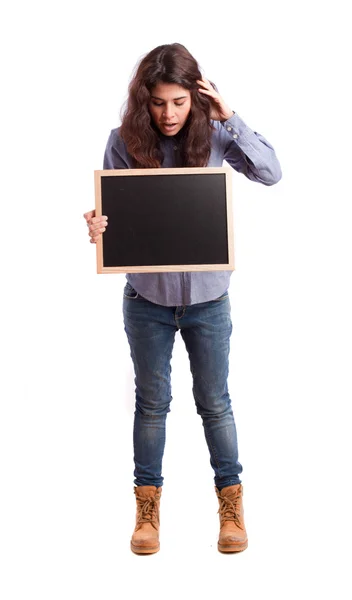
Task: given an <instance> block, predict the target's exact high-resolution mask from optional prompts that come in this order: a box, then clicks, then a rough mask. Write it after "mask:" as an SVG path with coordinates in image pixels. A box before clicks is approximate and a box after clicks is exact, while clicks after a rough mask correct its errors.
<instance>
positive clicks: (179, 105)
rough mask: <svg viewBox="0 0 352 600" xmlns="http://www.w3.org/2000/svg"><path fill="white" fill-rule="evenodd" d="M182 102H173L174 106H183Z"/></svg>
mask: <svg viewBox="0 0 352 600" xmlns="http://www.w3.org/2000/svg"><path fill="white" fill-rule="evenodd" d="M183 105H184V102H181V104H177V102H175V106H183Z"/></svg>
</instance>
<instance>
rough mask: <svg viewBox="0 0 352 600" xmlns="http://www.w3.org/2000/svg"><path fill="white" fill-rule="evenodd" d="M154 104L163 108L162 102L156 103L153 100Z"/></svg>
mask: <svg viewBox="0 0 352 600" xmlns="http://www.w3.org/2000/svg"><path fill="white" fill-rule="evenodd" d="M152 104H154V106H162V105H163V103H162V102H155V100H153V102H152Z"/></svg>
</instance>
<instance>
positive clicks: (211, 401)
mask: <svg viewBox="0 0 352 600" xmlns="http://www.w3.org/2000/svg"><path fill="white" fill-rule="evenodd" d="M195 403H196V407H197V413H198V414H199V415H201V416H202V417H224V416H226V415H231V416H232V414H233V412H232V406H231V400H230V396H229V394H228V393H226V394H223V395H222V396H220V397H219V396H203V397H199V396H198V397H195Z"/></svg>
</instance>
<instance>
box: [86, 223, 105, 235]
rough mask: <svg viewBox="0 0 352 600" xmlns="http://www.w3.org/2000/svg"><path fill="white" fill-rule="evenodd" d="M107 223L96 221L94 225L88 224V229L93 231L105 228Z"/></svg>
mask: <svg viewBox="0 0 352 600" xmlns="http://www.w3.org/2000/svg"><path fill="white" fill-rule="evenodd" d="M107 225H108V224H107V223H96V224H95V225H89V231H90V232H91V233H93V232H94V231H100V230H101V229H104V231H105V229H106V227H107Z"/></svg>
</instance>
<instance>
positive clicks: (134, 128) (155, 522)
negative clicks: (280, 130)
mask: <svg viewBox="0 0 352 600" xmlns="http://www.w3.org/2000/svg"><path fill="white" fill-rule="evenodd" d="M224 160H226V161H227V163H228V164H229V165H231V167H233V169H235V170H236V171H238V172H239V173H243V174H244V175H245V176H246V177H248V179H251V180H252V181H256V182H260V183H263V184H264V185H273V184H275V183H277V182H278V181H279V180H280V178H281V169H280V165H279V162H278V160H277V158H276V156H275V152H274V150H273V147H272V146H271V145H270V144H269V142H268V141H267V140H266V139H265V138H264V137H263V136H262V135H260V134H259V133H256V132H254V131H252V130H251V129H250V128H249V127H248V126H247V125H246V124H245V123H244V122H243V120H242V119H241V118H240V117H239V115H238V114H237V113H235V112H234V111H233V110H232V109H231V108H230V106H229V105H228V104H227V103H226V102H225V101H224V99H223V98H222V97H221V96H220V94H219V93H218V91H217V90H216V88H215V86H214V85H212V84H211V83H210V81H208V80H207V79H205V78H204V77H202V74H201V72H200V70H199V67H198V64H197V62H196V60H195V59H194V58H193V56H192V55H191V54H190V53H189V52H188V50H187V49H186V48H185V47H184V46H182V45H181V44H167V45H163V46H159V47H157V48H155V49H154V50H152V51H151V52H150V53H149V54H147V55H146V56H145V57H144V58H143V60H142V61H141V62H140V64H139V66H138V68H137V70H136V72H135V74H134V76H133V79H132V81H131V83H130V86H129V96H128V101H127V106H126V110H125V112H124V115H123V118H122V124H121V127H119V128H118V129H113V130H112V131H111V134H110V137H109V139H108V142H107V147H106V151H105V156H104V169H131V168H156V167H161V168H162V167H164V168H167V167H206V166H209V167H219V166H222V165H223V161H224ZM84 217H85V219H86V222H87V225H88V228H89V236H90V238H91V239H90V241H91V242H92V243H96V242H97V240H98V239H99V236H100V235H102V234H103V233H104V231H105V229H106V227H107V226H108V221H107V217H106V216H102V217H96V216H95V211H94V210H92V211H90V212H87V213H86V214H85V215H84ZM230 275H231V272H229V271H217V272H187V273H144V274H135V273H134V274H128V275H127V276H126V278H127V283H126V286H125V289H124V299H123V315H124V325H125V331H126V334H127V337H128V342H129V345H130V349H131V357H132V360H133V364H134V370H135V383H136V404H135V418H134V432H133V442H134V464H135V470H134V476H135V480H134V483H135V488H134V492H135V496H136V501H137V522H136V527H135V530H134V532H133V536H132V540H131V549H132V551H134V552H135V553H139V554H151V553H153V552H157V551H158V550H159V503H160V496H161V491H162V485H163V477H162V458H163V453H164V445H165V422H166V415H167V413H168V412H169V410H170V401H171V385H170V371H171V368H170V361H171V354H172V348H173V344H174V339H175V334H176V332H177V331H178V330H179V331H180V332H181V336H182V338H183V340H184V342H185V345H186V348H187V351H188V354H189V360H190V368H191V372H192V376H193V394H194V399H195V403H196V408H197V412H198V414H199V415H200V416H201V418H202V421H203V427H204V433H205V438H206V442H207V445H208V448H209V453H210V462H211V466H212V468H213V470H214V475H215V477H214V482H215V491H216V494H217V497H218V500H219V514H220V535H219V541H218V549H219V550H220V551H222V552H237V551H241V550H244V549H245V548H246V547H247V544H248V541H247V534H246V529H245V525H244V520H243V505H242V493H243V490H242V485H241V480H240V477H239V475H240V473H241V472H242V465H241V464H240V463H239V461H238V447H237V435H236V426H235V421H234V416H233V412H232V407H231V400H230V396H229V392H228V387H227V379H228V362H229V361H228V357H229V341H230V335H231V330H232V325H231V317H230V302H229V297H228V292H227V290H228V287H229V281H230Z"/></svg>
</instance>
